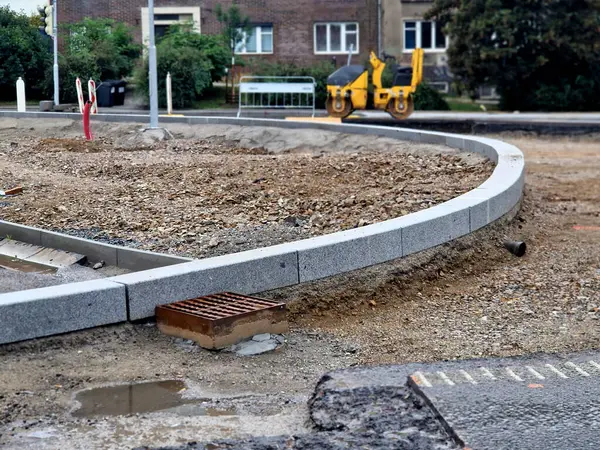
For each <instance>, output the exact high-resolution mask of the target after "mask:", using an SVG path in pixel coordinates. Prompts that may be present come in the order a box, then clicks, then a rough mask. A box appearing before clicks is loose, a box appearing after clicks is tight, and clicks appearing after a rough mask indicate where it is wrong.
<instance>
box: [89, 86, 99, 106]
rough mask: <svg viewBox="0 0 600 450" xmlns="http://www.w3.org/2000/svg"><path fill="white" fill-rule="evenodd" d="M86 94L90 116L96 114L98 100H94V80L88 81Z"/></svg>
mask: <svg viewBox="0 0 600 450" xmlns="http://www.w3.org/2000/svg"><path fill="white" fill-rule="evenodd" d="M88 94H89V98H90V103H91V104H92V106H91V108H90V114H98V99H97V98H96V82H95V81H94V80H90V81H88Z"/></svg>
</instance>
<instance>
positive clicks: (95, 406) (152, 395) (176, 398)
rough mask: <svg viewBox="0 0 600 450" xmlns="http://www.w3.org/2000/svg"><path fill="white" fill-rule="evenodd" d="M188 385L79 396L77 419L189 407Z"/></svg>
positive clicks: (99, 390)
mask: <svg viewBox="0 0 600 450" xmlns="http://www.w3.org/2000/svg"><path fill="white" fill-rule="evenodd" d="M183 389H185V383H184V382H183V381H179V380H168V381H155V382H149V383H137V384H126V385H121V386H109V387H102V388H96V389H90V390H89V391H83V392H80V393H79V394H77V397H76V400H78V401H79V402H80V403H81V408H79V409H78V410H77V411H75V412H74V413H73V416H75V417H93V416H122V415H126V414H136V413H149V412H154V411H161V410H163V409H169V408H174V407H176V406H181V405H183V404H186V403H189V402H190V401H189V400H184V399H182V398H181V391H182V390H183Z"/></svg>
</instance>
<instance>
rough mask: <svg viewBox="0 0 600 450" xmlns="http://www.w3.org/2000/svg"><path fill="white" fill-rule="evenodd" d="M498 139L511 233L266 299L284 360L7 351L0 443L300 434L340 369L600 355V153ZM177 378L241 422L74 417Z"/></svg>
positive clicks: (83, 343) (114, 330) (80, 346)
mask: <svg viewBox="0 0 600 450" xmlns="http://www.w3.org/2000/svg"><path fill="white" fill-rule="evenodd" d="M500 138H501V139H504V140H507V141H510V142H512V143H514V144H516V145H517V146H518V147H519V148H521V149H522V150H523V151H524V153H525V155H526V161H527V171H528V172H527V193H526V198H525V202H524V204H523V207H522V209H521V211H520V212H518V214H517V215H516V217H515V219H514V220H513V221H512V222H511V223H510V224H497V225H496V226H493V227H491V228H489V229H486V230H483V231H480V232H478V233H477V234H475V235H473V236H469V237H467V238H464V239H461V240H459V241H457V242H455V243H453V244H451V245H445V246H442V247H440V248H438V249H434V250H431V251H428V252H423V253H421V254H418V255H413V256H411V257H410V258H407V259H406V260H402V261H398V262H395V263H393V264H387V265H382V266H378V267H375V268H371V269H368V270H364V271H358V272H356V273H353V274H350V275H346V276H341V277H335V278H332V279H329V280H324V281H321V282H318V283H312V284H310V285H303V286H301V287H294V288H290V289H283V290H279V291H275V292H268V293H264V295H265V296H270V297H273V298H282V299H284V300H286V301H290V304H289V306H290V308H291V310H292V314H291V319H292V326H293V331H292V332H291V333H290V334H289V336H288V344H287V345H285V346H284V347H282V348H281V349H280V350H279V351H278V352H276V353H271V354H265V355H260V356H256V357H252V358H241V357H237V356H234V355H233V354H231V353H213V352H208V351H205V350H202V349H199V348H197V347H196V346H190V345H188V344H186V343H185V342H181V341H177V340H175V339H172V338H169V337H166V336H163V335H161V334H160V333H159V332H158V331H157V330H156V327H154V326H148V325H144V324H137V325H122V326H115V327H108V328H102V329H96V330H89V331H84V332H79V333H73V334H70V335H67V336H62V337H55V338H49V339H41V340H38V341H36V342H30V343H22V344H17V345H10V346H4V347H2V348H0V360H2V365H1V366H0V385H1V386H3V389H2V393H1V394H0V434H1V436H0V446H4V447H6V448H15V449H16V448H131V447H135V446H136V445H141V444H148V443H152V444H154V445H158V444H174V443H177V442H184V441H186V440H205V439H210V438H212V437H215V436H217V435H222V436H243V435H244V434H246V433H257V434H280V433H294V432H302V431H303V430H305V429H306V427H307V426H309V425H308V424H307V423H306V420H305V419H306V416H305V411H306V410H305V407H304V400H305V398H306V396H307V395H309V394H310V392H311V390H312V388H313V386H314V383H315V382H316V380H317V379H318V377H319V375H320V374H322V373H323V372H326V371H328V370H331V369H334V368H337V367H347V366H350V365H355V364H378V363H390V362H395V363H402V362H409V361H432V360H441V359H455V358H469V357H479V356H507V355H518V354H524V353H532V352H541V351H546V352H563V351H564V352H566V351H569V352H570V351H578V350H584V349H591V348H597V347H598V344H597V343H598V340H599V338H600V329H599V327H598V317H600V314H599V313H598V308H599V307H600V296H599V293H600V230H599V229H598V227H600V181H599V180H600V147H598V145H597V143H596V142H594V140H593V139H591V138H590V139H586V138H580V139H568V138H564V139H557V138H551V139H544V138H533V137H528V136H518V135H505V136H500ZM576 226H585V227H586V228H579V227H578V228H574V227H576ZM505 237H510V238H512V239H522V240H524V241H525V242H526V243H527V244H528V253H527V254H526V256H525V257H523V258H516V257H514V256H512V255H511V254H510V253H508V252H507V251H506V250H504V249H503V248H502V246H501V245H500V244H501V242H502V240H503V239H504V238H505ZM298 300H301V301H298ZM15 374H19V376H15ZM173 378H178V379H185V380H187V381H188V382H189V383H190V385H191V387H190V390H191V391H192V394H193V395H198V396H202V397H207V398H211V399H214V400H215V401H216V399H220V401H223V402H227V401H232V400H227V397H230V396H240V395H248V397H245V400H237V401H238V404H236V407H238V408H239V410H240V411H241V412H242V413H240V414H239V415H237V416H234V417H227V418H206V417H198V416H194V417H189V416H185V415H181V414H165V413H151V414H139V415H132V416H127V417H119V418H107V419H92V420H91V421H87V420H85V419H76V418H73V417H72V416H71V415H70V412H71V411H72V410H73V409H74V408H76V407H77V404H76V403H75V402H74V400H73V395H75V393H76V392H77V391H78V390H80V389H82V388H89V387H93V386H98V385H104V384H106V383H115V382H128V381H136V380H139V381H141V380H151V379H173ZM250 405H258V406H256V407H251V406H250ZM153 430H155V431H153Z"/></svg>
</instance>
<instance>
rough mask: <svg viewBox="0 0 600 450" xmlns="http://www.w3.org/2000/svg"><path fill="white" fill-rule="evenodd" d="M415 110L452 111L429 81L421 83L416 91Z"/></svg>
mask: <svg viewBox="0 0 600 450" xmlns="http://www.w3.org/2000/svg"><path fill="white" fill-rule="evenodd" d="M415 110H417V111H450V106H449V105H448V103H447V102H446V100H444V97H442V94H440V93H439V92H438V91H436V90H435V89H434V88H432V87H431V86H429V85H428V84H427V83H421V84H420V85H419V86H418V87H417V91H416V92H415Z"/></svg>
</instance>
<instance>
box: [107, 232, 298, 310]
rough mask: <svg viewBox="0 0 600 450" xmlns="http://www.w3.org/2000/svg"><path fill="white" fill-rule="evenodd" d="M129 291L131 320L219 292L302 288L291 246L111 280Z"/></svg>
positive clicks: (294, 253) (205, 260)
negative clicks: (298, 286)
mask: <svg viewBox="0 0 600 450" xmlns="http://www.w3.org/2000/svg"><path fill="white" fill-rule="evenodd" d="M109 280H110V281H112V282H115V283H120V284H123V285H124V286H126V287H127V301H128V311H129V320H139V319H144V318H146V317H152V316H154V308H155V307H156V306H158V305H163V304H166V303H172V302H175V301H180V300H188V299H191V298H196V297H200V296H203V295H208V294H214V293H216V292H223V291H234V292H239V293H241V294H254V293H257V292H262V291H267V290H271V289H277V288H281V287H285V286H291V285H293V284H298V256H297V254H296V252H295V251H294V250H293V248H292V247H291V246H290V244H283V245H280V246H274V247H267V248H262V249H258V250H251V251H247V252H241V253H235V254H231V255H224V256H218V257H214V258H207V259H204V260H198V261H192V262H189V263H184V264H177V265H174V266H168V267H162V268H160V269H153V270H146V271H143V272H136V273H132V274H127V275H120V276H117V277H112V278H109Z"/></svg>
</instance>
